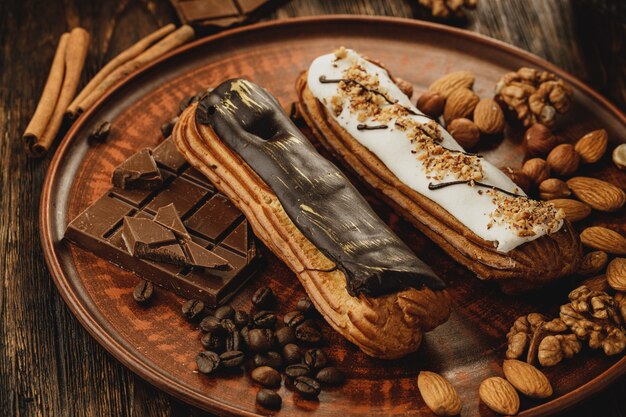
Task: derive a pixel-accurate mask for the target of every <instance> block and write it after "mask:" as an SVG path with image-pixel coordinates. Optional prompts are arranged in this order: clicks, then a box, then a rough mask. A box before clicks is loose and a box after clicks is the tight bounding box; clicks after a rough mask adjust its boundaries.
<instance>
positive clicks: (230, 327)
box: [220, 319, 237, 333]
mask: <svg viewBox="0 0 626 417" xmlns="http://www.w3.org/2000/svg"><path fill="white" fill-rule="evenodd" d="M220 325H221V326H222V327H223V328H224V330H226V332H228V333H232V332H234V331H236V330H237V326H236V325H235V323H234V322H233V321H232V320H231V319H222V320H220Z"/></svg>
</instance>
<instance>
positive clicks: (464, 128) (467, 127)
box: [447, 117, 480, 150]
mask: <svg viewBox="0 0 626 417" xmlns="http://www.w3.org/2000/svg"><path fill="white" fill-rule="evenodd" d="M447 129H448V132H450V134H451V135H452V137H453V138H454V140H456V141H457V142H458V144H459V145H461V146H462V147H463V149H466V150H467V149H472V148H473V147H474V146H476V144H478V141H479V140H480V131H479V130H478V127H476V125H475V124H474V122H472V121H471V120H469V119H466V118H464V117H462V118H460V119H454V120H453V121H451V122H450V123H449V124H448V126H447Z"/></svg>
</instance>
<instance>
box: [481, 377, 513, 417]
mask: <svg viewBox="0 0 626 417" xmlns="http://www.w3.org/2000/svg"><path fill="white" fill-rule="evenodd" d="M478 395H479V396H480V399H481V400H482V402H484V403H485V405H487V407H489V408H490V409H492V410H493V411H495V412H496V413H499V414H503V415H514V414H517V412H518V411H519V395H517V391H515V388H513V385H511V383H510V382H509V381H507V380H506V379H504V378H500V377H499V376H494V377H491V378H487V379H485V380H484V381H483V382H482V383H481V384H480V388H479V389H478Z"/></svg>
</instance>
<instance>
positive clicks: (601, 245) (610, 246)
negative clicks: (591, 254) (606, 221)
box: [580, 226, 626, 255]
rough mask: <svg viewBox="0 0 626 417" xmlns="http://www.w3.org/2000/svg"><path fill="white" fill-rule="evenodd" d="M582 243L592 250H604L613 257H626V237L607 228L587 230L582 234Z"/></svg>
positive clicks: (592, 227)
mask: <svg viewBox="0 0 626 417" xmlns="http://www.w3.org/2000/svg"><path fill="white" fill-rule="evenodd" d="M580 241H581V242H582V244H583V245H585V246H587V247H588V248H591V249H596V250H602V251H605V252H607V253H611V254H613V255H626V237H624V236H622V235H620V234H619V233H617V232H614V231H613V230H611V229H607V228H606V227H600V226H591V227H588V228H586V229H585V230H583V231H582V233H581V234H580Z"/></svg>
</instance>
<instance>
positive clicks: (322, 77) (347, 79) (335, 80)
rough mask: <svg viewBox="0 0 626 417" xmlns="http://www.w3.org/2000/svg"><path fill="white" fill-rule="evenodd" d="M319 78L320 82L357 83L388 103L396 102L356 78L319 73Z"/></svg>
mask: <svg viewBox="0 0 626 417" xmlns="http://www.w3.org/2000/svg"><path fill="white" fill-rule="evenodd" d="M319 80H320V82H321V83H322V84H333V83H340V82H344V83H346V84H348V83H352V84H356V85H358V86H359V87H361V88H362V89H363V90H365V91H367V92H370V93H372V94H376V95H377V96H381V97H382V98H384V99H385V101H386V102H387V103H389V104H396V103H397V102H396V101H392V100H391V99H389V97H387V96H386V95H384V94H383V93H381V92H380V91H378V90H373V89H371V88H368V87H366V86H364V85H363V84H361V83H360V82H358V81H357V80H351V79H349V78H326V76H325V75H320V78H319Z"/></svg>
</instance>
